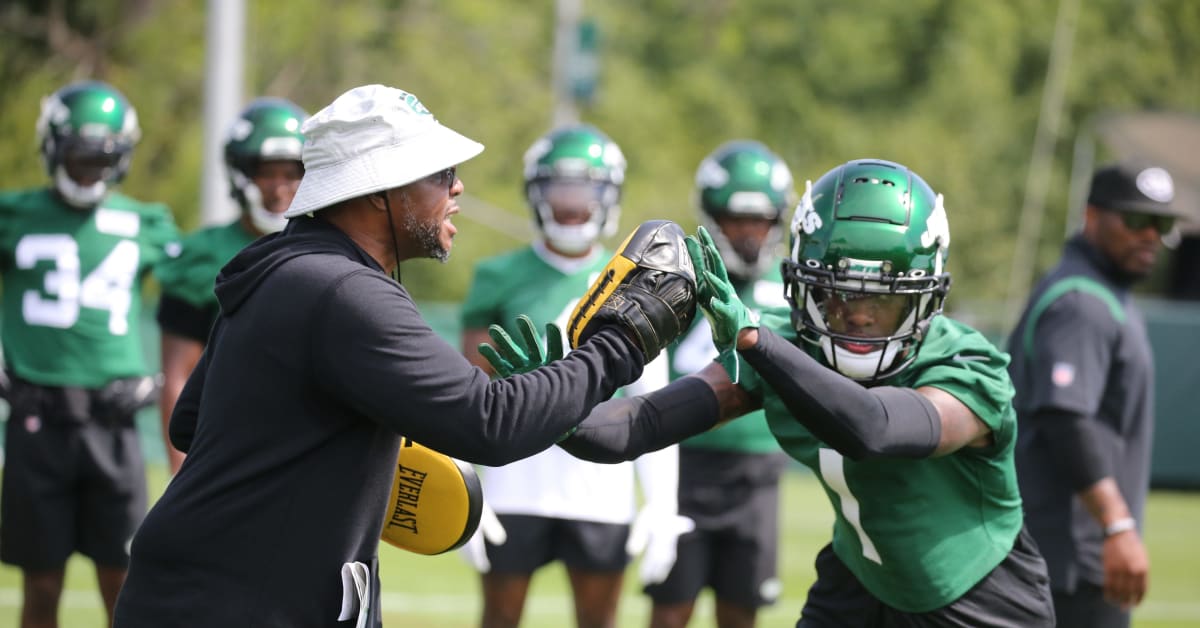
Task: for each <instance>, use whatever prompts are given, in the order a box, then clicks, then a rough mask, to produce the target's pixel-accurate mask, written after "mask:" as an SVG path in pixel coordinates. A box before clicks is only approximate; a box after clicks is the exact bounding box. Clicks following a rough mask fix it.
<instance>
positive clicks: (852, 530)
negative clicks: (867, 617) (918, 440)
mask: <svg viewBox="0 0 1200 628" xmlns="http://www.w3.org/2000/svg"><path fill="white" fill-rule="evenodd" d="M763 324H764V325H765V326H769V327H770V329H771V330H772V331H774V332H775V333H777V334H779V335H780V336H783V337H785V338H789V339H793V341H794V339H795V336H796V334H795V331H794V330H793V329H792V327H791V325H790V323H788V322H787V321H785V320H783V319H778V318H775V317H768V318H767V319H764V321H763ZM806 349H807V350H808V351H809V353H810V355H812V356H813V357H814V358H816V359H818V360H820V361H822V362H823V363H824V357H823V355H822V352H821V351H820V350H819V349H815V348H812V347H806ZM732 355H735V354H733V353H731V354H727V355H726V356H722V360H723V363H724V364H725V366H726V368H727V370H729V371H730V372H732V370H733V363H732V359H733V358H732V357H731V356H732ZM738 359H739V360H740V358H738ZM1007 365H1008V356H1007V355H1006V354H1004V353H1002V352H1001V351H999V350H998V349H996V348H995V347H994V346H993V345H992V344H991V343H990V342H988V341H987V339H985V338H984V337H983V335H982V334H980V333H978V332H977V331H975V330H973V329H971V328H970V327H967V326H966V325H963V324H961V323H958V322H955V321H953V320H950V319H948V318H946V317H944V316H937V317H934V318H933V319H932V324H931V326H930V329H929V333H928V336H927V337H926V339H925V341H924V343H923V344H922V345H921V349H920V352H919V354H918V356H917V359H916V361H915V362H914V363H913V364H911V365H910V366H909V367H908V368H906V369H904V370H903V371H901V372H900V373H899V374H898V375H896V376H894V377H892V378H891V379H889V380H885V381H884V382H882V383H883V384H886V385H890V386H897V387H906V388H919V387H921V386H932V387H935V388H939V389H941V390H944V391H946V392H948V393H950V394H951V395H953V396H954V397H955V398H957V399H958V400H960V401H961V402H962V403H964V404H965V405H966V406H967V407H968V408H970V409H971V410H972V411H973V412H974V413H975V414H976V415H977V416H978V417H979V418H980V419H981V420H982V421H983V422H984V423H985V424H987V426H988V427H989V428H991V431H992V439H993V444H991V445H989V446H988V447H986V448H982V449H974V448H964V449H961V450H959V451H957V452H956V453H954V454H951V455H947V456H942V457H936V458H924V459H907V458H875V459H868V460H863V461H860V462H855V461H853V460H849V459H846V458H844V457H843V456H842V455H841V454H839V453H838V452H836V451H834V450H833V449H831V448H829V447H827V446H825V445H824V443H822V442H821V441H820V440H819V439H817V438H816V437H815V436H813V435H812V433H810V432H809V431H808V429H807V428H805V427H804V426H803V425H801V424H800V422H798V421H797V420H796V419H795V418H793V417H792V416H791V414H790V413H789V412H788V410H787V409H786V408H785V407H784V406H783V402H782V401H781V400H780V398H779V397H778V396H777V395H776V394H775V393H774V392H773V391H772V390H771V388H770V386H769V385H768V384H766V383H765V382H764V381H763V380H762V379H761V378H759V377H758V375H757V374H756V373H755V372H754V370H753V368H751V367H750V366H749V365H748V364H747V363H745V362H744V361H742V363H741V364H740V377H741V380H740V385H741V386H742V387H743V388H745V389H746V390H747V391H749V392H750V393H751V394H752V395H755V396H757V395H762V397H763V403H764V408H765V410H766V414H767V422H768V424H769V425H770V428H771V431H772V432H773V433H774V434H775V438H776V439H778V441H779V443H780V444H781V445H782V446H783V448H784V450H786V451H787V452H788V453H789V454H790V455H791V456H792V457H793V458H795V459H796V460H799V461H800V462H802V463H803V464H805V465H806V466H808V467H809V468H811V469H812V470H813V472H814V473H816V475H817V477H818V478H819V479H820V481H821V484H822V485H823V487H824V488H825V492H826V494H827V495H828V496H829V500H830V503H831V504H832V505H833V507H834V512H835V514H836V519H835V522H834V529H833V548H834V551H835V552H836V554H837V556H838V558H840V559H841V560H842V562H844V563H845V565H846V566H847V567H848V568H849V569H850V571H851V572H852V573H853V574H854V575H855V577H857V578H858V580H859V581H860V582H861V583H862V585H863V586H864V587H866V589H867V590H868V591H870V592H871V594H873V595H874V596H876V597H877V598H878V599H880V600H881V601H883V602H884V603H886V604H888V605H889V606H892V607H894V608H896V609H899V610H902V611H905V612H910V613H922V612H927V611H931V610H934V609H938V608H941V607H943V606H945V605H947V604H950V603H951V602H953V601H955V600H956V599H958V598H959V597H961V596H962V595H963V594H964V593H966V592H967V591H968V590H969V589H970V588H971V587H973V586H974V585H975V584H976V583H978V582H979V581H981V580H982V579H983V578H984V577H985V576H987V575H988V573H989V572H990V571H991V570H992V569H993V568H995V567H996V566H997V565H998V564H1000V562H1001V561H1002V560H1004V558H1005V556H1007V555H1008V553H1009V551H1010V550H1011V549H1012V547H1013V543H1014V540H1015V539H1016V537H1017V534H1018V532H1019V531H1020V529H1021V499H1020V495H1019V493H1018V490H1017V480H1016V474H1015V471H1014V467H1013V460H1012V458H1013V447H1014V444H1015V441H1016V418H1015V414H1014V412H1013V409H1012V405H1011V400H1012V396H1013V389H1012V384H1011V383H1010V382H1009V379H1008V377H1007V373H1006V370H1005V369H1006V367H1007Z"/></svg>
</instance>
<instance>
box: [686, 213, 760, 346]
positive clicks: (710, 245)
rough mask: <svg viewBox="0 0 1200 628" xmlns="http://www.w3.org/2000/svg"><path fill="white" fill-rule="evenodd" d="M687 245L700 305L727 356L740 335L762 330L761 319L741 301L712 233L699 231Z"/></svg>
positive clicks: (714, 342) (716, 342) (717, 344)
mask: <svg viewBox="0 0 1200 628" xmlns="http://www.w3.org/2000/svg"><path fill="white" fill-rule="evenodd" d="M686 244H687V248H688V254H689V255H691V257H692V263H693V264H694V265H695V266H696V277H697V278H699V281H698V284H699V285H698V286H697V290H698V295H697V303H698V305H699V306H700V311H702V312H704V317H705V318H707V319H708V324H709V326H710V327H711V328H712V337H713V344H714V345H716V346H717V350H718V351H720V352H721V353H724V352H726V351H729V350H731V349H733V348H735V346H736V344H737V337H738V332H740V331H742V330H743V329H746V328H747V327H754V328H757V327H758V317H757V316H756V315H755V314H754V312H751V311H750V310H749V309H748V308H747V307H746V305H745V304H744V303H742V300H741V299H740V298H738V295H737V290H735V289H734V288H733V284H731V283H730V282H729V274H728V273H727V272H726V271H725V262H724V261H723V260H722V259H721V254H720V253H718V252H717V245H716V244H715V243H714V242H713V239H712V236H710V235H709V234H708V231H707V230H706V229H705V228H704V227H700V228H699V229H697V230H696V238H692V237H690V236H689V237H688V238H687V241H686Z"/></svg>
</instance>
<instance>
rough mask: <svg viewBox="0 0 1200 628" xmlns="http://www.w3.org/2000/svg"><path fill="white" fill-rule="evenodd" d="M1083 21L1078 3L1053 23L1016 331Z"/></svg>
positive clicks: (1024, 223)
mask: <svg viewBox="0 0 1200 628" xmlns="http://www.w3.org/2000/svg"><path fill="white" fill-rule="evenodd" d="M1078 16H1079V0H1061V1H1060V2H1059V4H1058V17H1057V18H1056V19H1055V23H1054V42H1053V44H1052V45H1051V48H1050V64H1049V68H1048V69H1047V71H1046V84H1045V86H1044V87H1043V88H1042V108H1041V112H1040V113H1039V114H1038V125H1037V132H1036V133H1035V135H1034V138H1033V155H1032V156H1031V157H1030V158H1029V171H1028V173H1027V174H1026V179H1025V200H1024V202H1023V203H1022V204H1021V218H1020V222H1019V223H1018V224H1017V242H1016V250H1015V251H1014V253H1013V259H1012V268H1011V270H1010V271H1009V284H1008V293H1007V295H1006V297H1007V298H1006V299H1005V301H1006V308H1005V317H1004V323H1005V327H1006V328H1008V329H1011V328H1012V326H1013V325H1014V324H1015V323H1016V320H1017V316H1019V315H1020V313H1021V310H1022V308H1023V306H1024V300H1025V295H1026V293H1027V292H1028V290H1029V285H1030V283H1031V281H1032V279H1033V271H1034V262H1035V261H1036V258H1037V250H1038V246H1037V245H1038V239H1039V237H1040V236H1041V231H1042V216H1043V214H1044V213H1045V207H1046V190H1047V188H1048V187H1049V183H1050V167H1051V166H1052V165H1053V159H1054V142H1055V140H1056V138H1057V137H1058V122H1059V117H1060V114H1061V112H1062V101H1063V92H1064V91H1065V89H1066V77H1067V68H1068V67H1069V66H1070V65H1071V49H1072V48H1073V47H1074V40H1075V22H1076V18H1077V17H1078Z"/></svg>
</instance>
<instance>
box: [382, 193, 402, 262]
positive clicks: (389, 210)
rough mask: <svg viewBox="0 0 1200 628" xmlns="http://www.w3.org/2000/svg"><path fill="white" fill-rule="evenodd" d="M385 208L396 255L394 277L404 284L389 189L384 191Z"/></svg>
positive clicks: (393, 250) (393, 251)
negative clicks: (401, 276) (401, 278)
mask: <svg viewBox="0 0 1200 628" xmlns="http://www.w3.org/2000/svg"><path fill="white" fill-rule="evenodd" d="M383 208H384V210H385V211H386V212H387V217H388V232H389V233H391V234H392V253H393V254H395V256H396V268H395V269H394V270H392V279H395V280H396V283H399V284H403V282H402V281H400V245H399V244H398V243H397V242H396V225H395V223H393V222H392V204H391V202H390V201H388V193H387V190H384V192H383Z"/></svg>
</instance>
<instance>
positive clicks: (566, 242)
mask: <svg viewBox="0 0 1200 628" xmlns="http://www.w3.org/2000/svg"><path fill="white" fill-rule="evenodd" d="M624 182H625V155H624V154H622V153H621V149H620V147H618V146H617V144H616V143H615V142H613V141H612V140H611V139H609V138H608V136H607V135H605V134H604V133H602V132H601V131H600V130H599V129H597V128H596V127H594V126H592V125H590V124H572V125H567V126H563V127H559V128H557V129H554V130H553V131H550V132H549V133H547V134H546V135H544V136H542V137H540V138H538V140H537V141H535V142H534V143H533V145H532V146H530V147H529V150H527V151H525V198H526V199H527V200H528V201H529V206H530V208H531V209H532V210H533V219H534V223H535V224H536V225H537V228H538V230H539V231H541V232H542V235H543V236H544V237H545V238H546V241H547V242H548V243H549V244H550V245H551V246H552V247H554V248H555V249H556V250H558V251H559V252H561V253H565V254H568V255H576V254H582V253H585V252H587V251H588V250H590V249H591V247H592V245H593V244H595V243H596V241H597V240H599V239H600V238H601V237H602V236H610V235H613V234H614V233H616V229H617V219H618V217H619V214H620V205H619V202H620V199H621V186H622V184H623V183H624Z"/></svg>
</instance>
